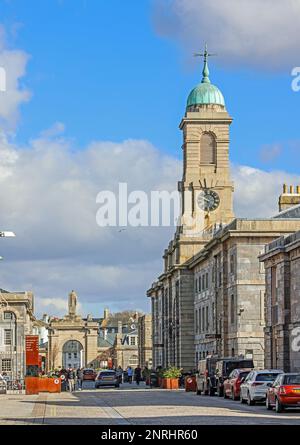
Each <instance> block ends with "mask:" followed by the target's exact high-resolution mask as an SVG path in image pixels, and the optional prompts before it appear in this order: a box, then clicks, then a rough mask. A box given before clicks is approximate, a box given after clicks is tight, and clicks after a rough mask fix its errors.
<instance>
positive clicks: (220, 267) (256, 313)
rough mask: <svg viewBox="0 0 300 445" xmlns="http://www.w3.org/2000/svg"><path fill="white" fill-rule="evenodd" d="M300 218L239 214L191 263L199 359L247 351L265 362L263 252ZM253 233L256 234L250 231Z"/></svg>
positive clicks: (257, 361) (298, 223)
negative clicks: (210, 355) (242, 215)
mask: <svg viewBox="0 0 300 445" xmlns="http://www.w3.org/2000/svg"><path fill="white" fill-rule="evenodd" d="M297 227H300V220H298V221H297V220H296V221H295V220H293V219H290V220H288V219H287V220H279V219H276V218H274V219H259V220H247V219H235V220H234V221H232V223H230V224H228V225H227V226H226V227H224V228H223V229H220V230H219V231H217V232H216V233H215V235H214V237H213V239H212V240H211V241H210V242H209V243H207V245H206V246H205V247H204V249H203V250H202V251H201V252H200V253H199V254H198V255H196V256H195V257H194V258H192V259H191V260H190V261H189V262H188V266H189V268H190V269H191V270H192V271H193V275H194V308H195V324H194V325H195V364H196V363H197V362H198V360H200V359H203V358H205V357H206V355H208V354H214V353H215V354H218V355H219V356H223V357H229V356H237V355H244V356H245V357H249V358H250V357H251V358H253V360H254V364H255V366H258V367H263V366H264V351H265V345H264V327H265V271H264V267H263V264H262V263H260V261H259V259H258V257H259V255H261V254H262V252H263V251H264V247H265V245H266V244H267V243H269V242H270V241H272V240H274V239H277V238H278V237H280V235H281V234H289V233H291V232H294V230H295V229H297ZM250 233H251V236H250Z"/></svg>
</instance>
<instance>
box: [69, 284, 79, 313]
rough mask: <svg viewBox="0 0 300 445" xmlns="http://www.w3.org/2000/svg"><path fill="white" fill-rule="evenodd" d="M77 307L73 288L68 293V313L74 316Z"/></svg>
mask: <svg viewBox="0 0 300 445" xmlns="http://www.w3.org/2000/svg"><path fill="white" fill-rule="evenodd" d="M76 309H77V294H76V292H75V291H74V290H72V292H70V293H69V315H70V316H71V317H75V315H76Z"/></svg>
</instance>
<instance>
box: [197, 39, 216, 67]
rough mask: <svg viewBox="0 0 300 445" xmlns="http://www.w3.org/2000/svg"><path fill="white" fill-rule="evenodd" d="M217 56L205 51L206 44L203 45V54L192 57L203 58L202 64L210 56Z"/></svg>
mask: <svg viewBox="0 0 300 445" xmlns="http://www.w3.org/2000/svg"><path fill="white" fill-rule="evenodd" d="M216 55H217V54H211V53H209V52H208V51H207V43H205V51H204V53H195V54H194V57H204V63H205V62H207V58H208V57H211V56H216Z"/></svg>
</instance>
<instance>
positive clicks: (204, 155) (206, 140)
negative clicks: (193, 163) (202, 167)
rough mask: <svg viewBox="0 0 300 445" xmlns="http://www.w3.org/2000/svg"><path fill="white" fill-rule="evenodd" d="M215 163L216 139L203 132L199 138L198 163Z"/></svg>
mask: <svg viewBox="0 0 300 445" xmlns="http://www.w3.org/2000/svg"><path fill="white" fill-rule="evenodd" d="M215 163H216V140H215V137H214V136H213V135H212V134H211V133H203V135H202V136H201V139H200V164H215Z"/></svg>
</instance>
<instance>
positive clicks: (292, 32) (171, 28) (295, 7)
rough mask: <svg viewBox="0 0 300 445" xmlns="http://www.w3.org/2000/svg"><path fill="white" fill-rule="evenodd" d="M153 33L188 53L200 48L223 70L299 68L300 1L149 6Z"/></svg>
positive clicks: (200, 0) (203, 0)
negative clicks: (209, 52)
mask: <svg viewBox="0 0 300 445" xmlns="http://www.w3.org/2000/svg"><path fill="white" fill-rule="evenodd" d="M154 4H155V8H154V23H155V27H156V29H157V31H158V32H159V33H160V34H161V35H163V36H167V37H171V38H175V39H177V40H178V41H179V42H180V43H181V44H182V45H183V46H184V47H185V49H186V50H187V51H188V52H189V53H191V54H192V53H193V52H195V51H196V50H199V45H200V49H201V47H202V46H203V44H204V42H208V45H209V48H210V49H211V50H212V51H213V52H217V53H218V60H220V61H221V62H222V63H224V64H230V65H232V64H235V63H236V64H238V65H241V64H242V63H243V64H244V65H247V66H254V67H264V68H267V69H288V72H290V70H291V68H292V67H294V66H298V65H299V56H300V49H299V45H298V39H297V35H298V31H299V22H300V2H299V0H285V1H282V0H252V1H249V0H226V1H223V0H215V1H211V0H168V1H164V2H161V0H156V1H155V2H154Z"/></svg>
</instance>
